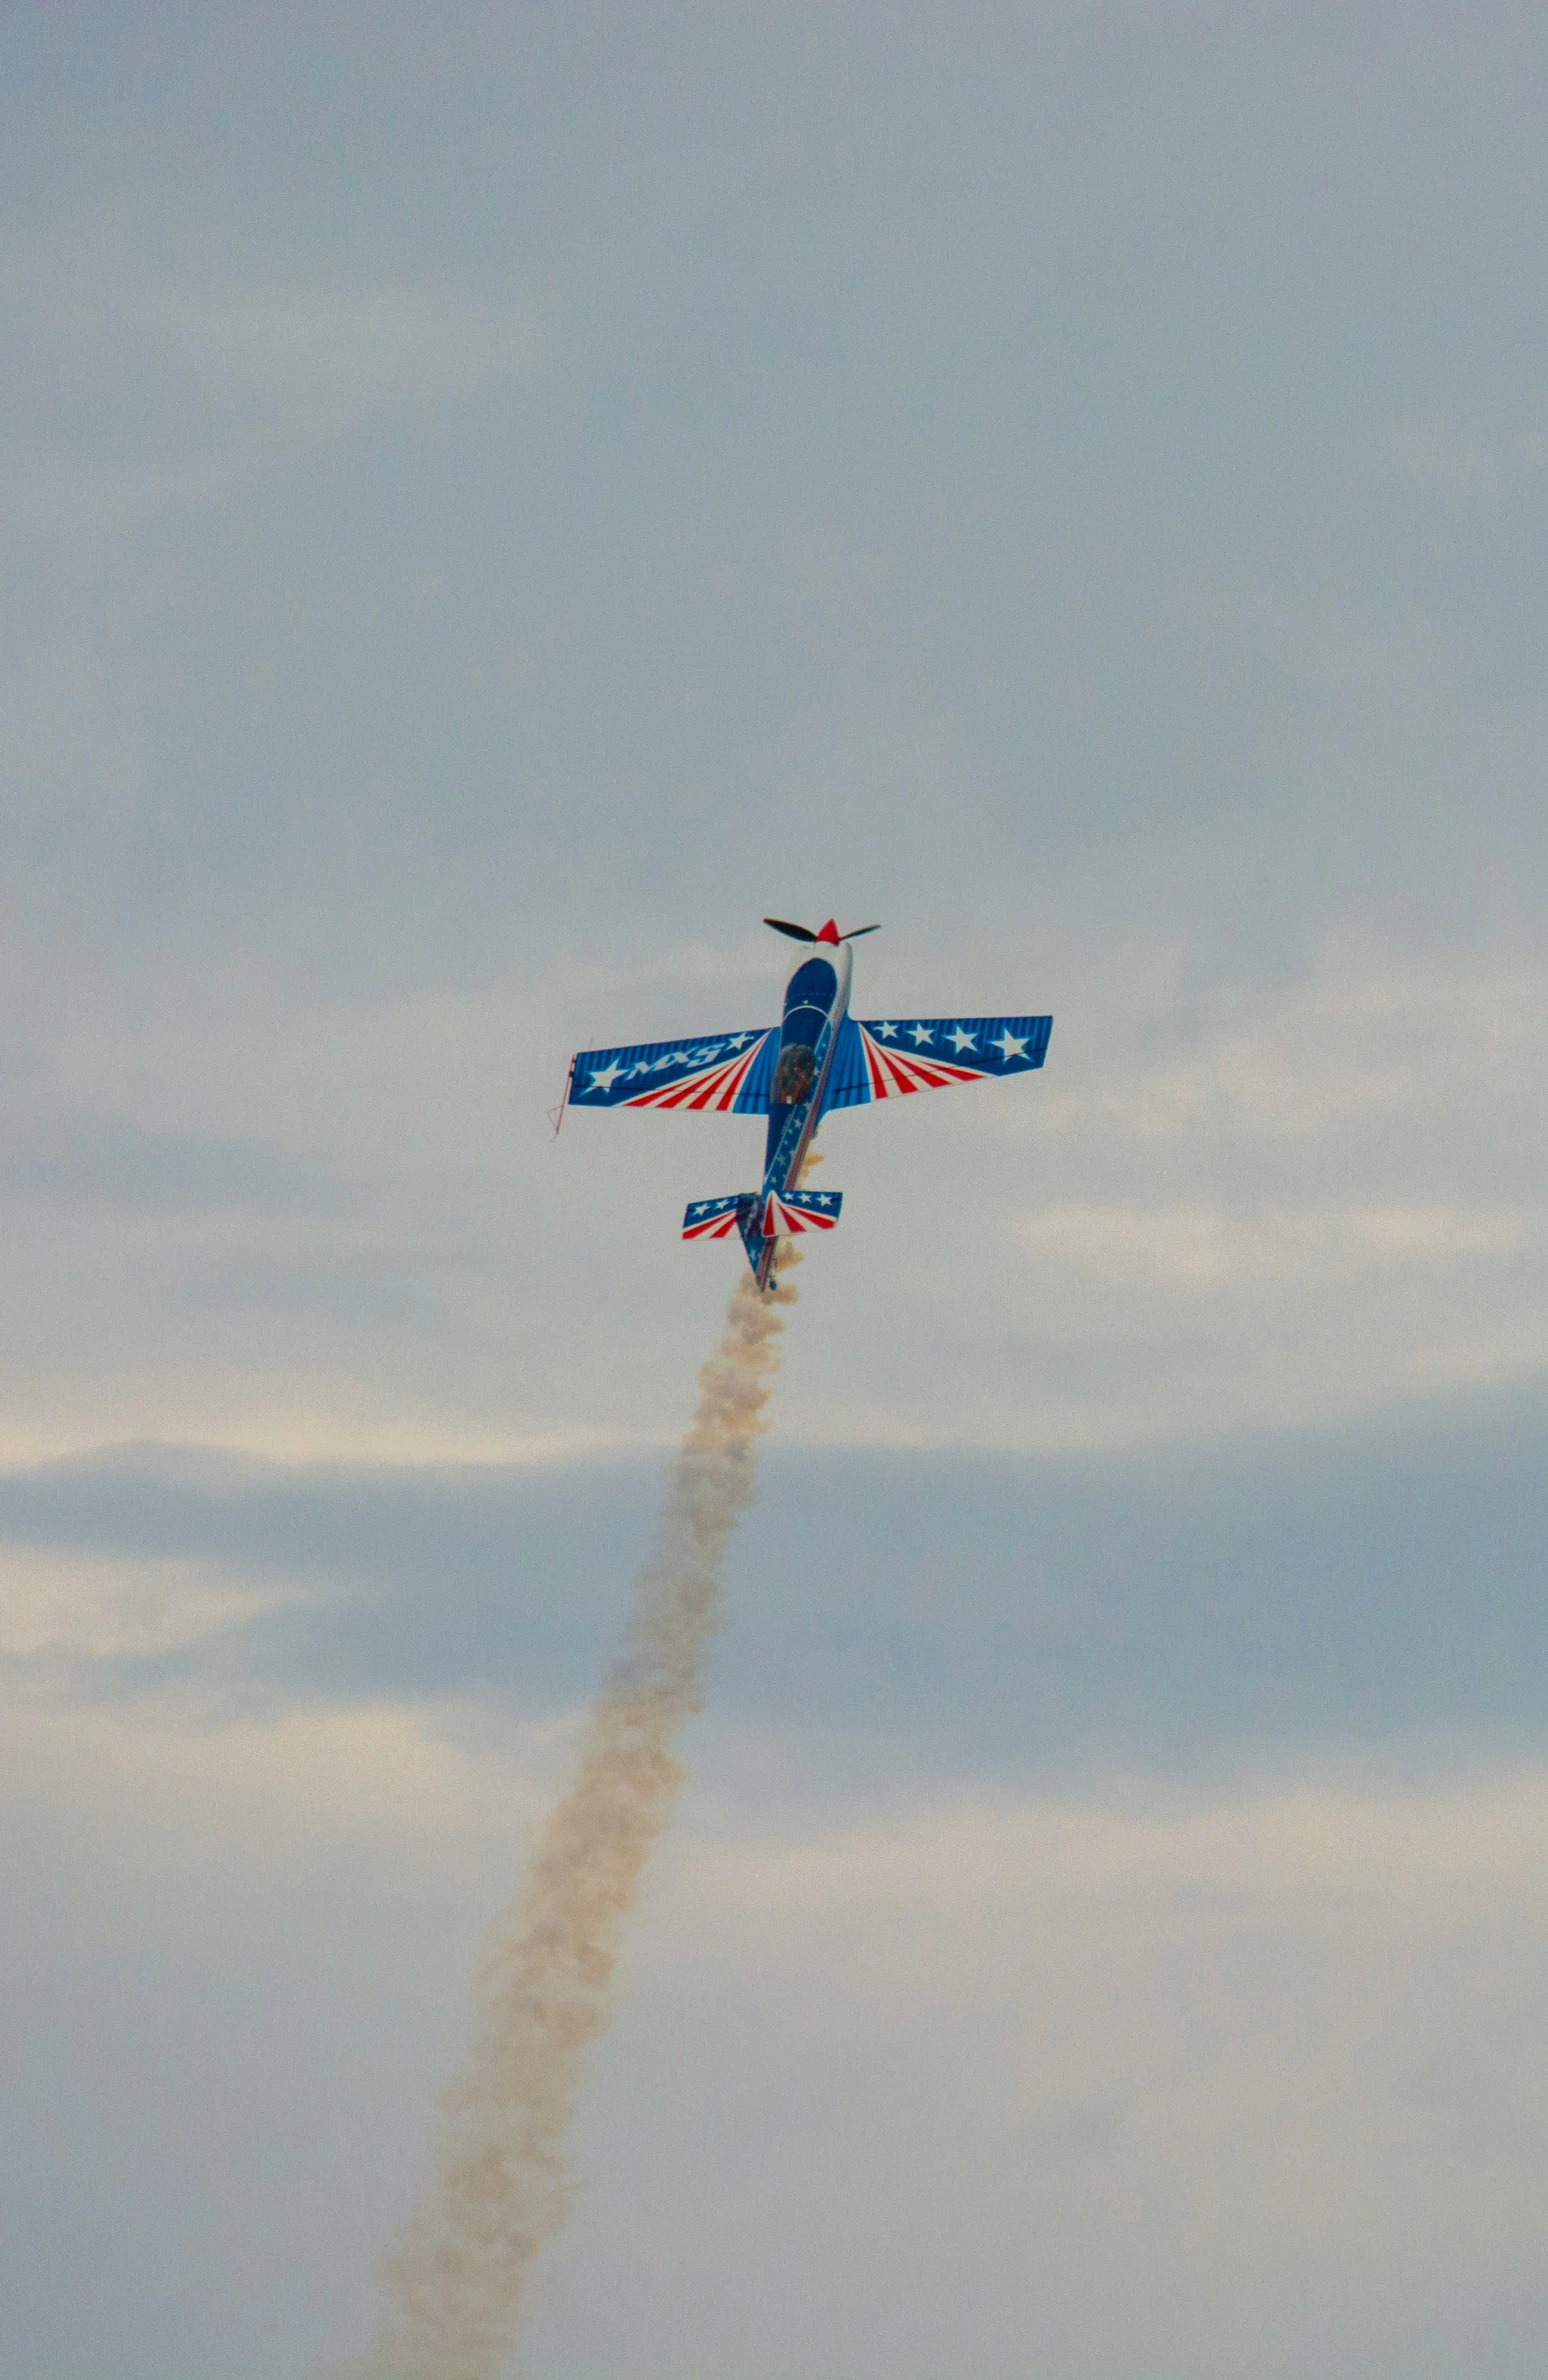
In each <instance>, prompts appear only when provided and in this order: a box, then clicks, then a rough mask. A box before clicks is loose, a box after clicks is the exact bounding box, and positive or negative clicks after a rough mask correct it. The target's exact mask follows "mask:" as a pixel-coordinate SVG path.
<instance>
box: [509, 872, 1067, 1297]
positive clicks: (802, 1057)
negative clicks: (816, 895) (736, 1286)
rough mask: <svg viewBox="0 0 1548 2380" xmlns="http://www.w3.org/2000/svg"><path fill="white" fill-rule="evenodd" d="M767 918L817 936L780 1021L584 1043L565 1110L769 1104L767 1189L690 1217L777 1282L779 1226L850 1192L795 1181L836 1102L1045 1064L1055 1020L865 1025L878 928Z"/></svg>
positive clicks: (737, 1111) (837, 1205)
mask: <svg viewBox="0 0 1548 2380" xmlns="http://www.w3.org/2000/svg"><path fill="white" fill-rule="evenodd" d="M763 922H764V924H765V925H766V926H772V927H773V928H774V931H775V932H776V933H777V934H788V935H789V936H790V938H791V940H792V941H794V942H800V943H804V944H806V945H808V948H807V949H806V950H805V951H804V952H803V954H802V956H801V957H800V958H799V959H798V960H797V962H796V964H795V966H794V968H793V969H792V970H791V974H790V980H789V982H788V983H787V984H786V986H785V1008H784V1017H783V1021H782V1022H781V1023H780V1024H778V1025H764V1026H761V1027H758V1028H755V1029H754V1030H753V1031H751V1032H746V1033H708V1034H701V1035H699V1036H698V1037H697V1038H696V1039H694V1040H691V1041H636V1042H630V1043H629V1044H628V1045H627V1046H626V1047H624V1048H622V1049H612V1050H580V1051H578V1052H577V1053H576V1055H575V1056H574V1057H573V1058H572V1059H571V1060H570V1072H569V1078H568V1080H567V1081H566V1084H565V1091H564V1098H563V1099H562V1100H561V1101H560V1105H559V1115H560V1120H561V1121H562V1120H563V1114H564V1109H565V1106H566V1104H568V1105H570V1106H573V1107H676V1108H693V1109H698V1110H701V1111H704V1110H709V1109H713V1110H715V1111H716V1112H717V1113H719V1114H722V1115H725V1114H730V1115H736V1116H767V1117H768V1119H769V1136H768V1143H767V1148H766V1151H765V1155H764V1160H763V1188H762V1189H761V1190H743V1191H739V1192H737V1193H735V1194H733V1196H731V1197H730V1198H700V1199H695V1201H694V1203H693V1204H692V1206H690V1207H689V1209H688V1212H687V1214H686V1215H685V1216H684V1217H683V1237H684V1239H685V1240H724V1239H729V1238H730V1236H731V1234H732V1232H733V1231H735V1232H739V1233H740V1234H741V1239H742V1245H743V1247H744V1248H745V1249H746V1251H747V1261H748V1263H749V1264H750V1265H751V1266H752V1269H753V1272H754V1274H755V1275H756V1278H757V1282H758V1287H759V1288H760V1289H767V1288H768V1287H769V1286H770V1283H771V1281H772V1279H773V1266H774V1248H775V1243H776V1241H777V1240H778V1238H779V1236H780V1234H781V1232H803V1231H831V1230H832V1229H833V1226H834V1224H835V1223H836V1222H837V1221H838V1219H839V1210H840V1209H841V1207H842V1206H843V1203H844V1199H843V1193H842V1192H841V1191H838V1190H817V1191H811V1190H802V1189H800V1188H798V1186H797V1185H798V1184H799V1182H800V1179H801V1168H802V1166H803V1165H804V1164H805V1162H806V1153H807V1151H808V1149H809V1148H810V1147H811V1144H812V1140H813V1137H814V1136H815V1134H816V1131H817V1127H818V1125H819V1123H820V1122H821V1121H822V1119H823V1117H824V1116H826V1115H827V1114H829V1113H830V1112H831V1110H832V1109H834V1108H836V1107H865V1106H867V1105H868V1104H869V1102H870V1101H871V1100H873V1099H896V1098H899V1097H901V1096H903V1095H904V1094H906V1093H908V1092H910V1091H943V1090H945V1089H946V1088H947V1086H948V1085H949V1084H951V1083H978V1082H983V1081H985V1080H986V1079H987V1078H988V1077H989V1076H991V1075H1002V1074H1024V1073H1026V1072H1027V1070H1028V1069H1029V1068H1031V1067H1034V1066H1041V1065H1042V1063H1043V1059H1044V1056H1045V1055H1046V1053H1047V1049H1048V1036H1049V1033H1050V1032H1051V1031H1052V1029H1053V1019H1052V1017H1047V1016H965V1017H887V1018H881V1017H878V1018H876V1019H874V1020H873V1021H872V1022H871V1023H870V1024H860V1023H858V1022H857V1021H856V1019H855V1018H854V1017H852V1016H851V1015H850V1013H849V978H850V971H851V968H852V966H853V964H854V958H853V953H852V952H851V950H850V947H849V946H850V944H851V943H852V942H854V941H856V940H858V938H859V937H860V935H862V934H874V933H875V932H876V931H877V928H876V927H875V926H854V927H851V929H850V931H849V932H848V933H847V934H841V933H840V932H839V930H838V926H837V925H836V923H835V922H834V920H833V919H832V918H831V917H830V918H829V920H828V922H827V924H826V925H825V926H823V927H821V928H820V929H819V931H818V932H816V933H815V934H814V933H812V932H811V930H810V929H809V928H808V927H806V926H793V925H790V924H789V923H788V922H787V921H786V920H785V919H784V918H782V917H766V918H765V919H764V921H763ZM555 1129H556V1130H557V1126H556V1127H555Z"/></svg>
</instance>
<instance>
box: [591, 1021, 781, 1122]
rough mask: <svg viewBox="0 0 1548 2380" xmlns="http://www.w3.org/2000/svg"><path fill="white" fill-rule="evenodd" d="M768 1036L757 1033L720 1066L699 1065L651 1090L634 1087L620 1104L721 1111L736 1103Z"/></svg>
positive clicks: (624, 1105) (623, 1105)
mask: <svg viewBox="0 0 1548 2380" xmlns="http://www.w3.org/2000/svg"><path fill="white" fill-rule="evenodd" d="M767 1039H768V1035H767V1033H763V1034H760V1035H759V1037H758V1039H757V1040H756V1041H755V1042H754V1043H753V1045H752V1048H751V1049H750V1050H744V1051H743V1053H742V1055H741V1056H740V1057H739V1058H727V1059H726V1060H725V1061H724V1062H723V1063H722V1064H721V1065H719V1066H705V1067H702V1068H701V1069H700V1071H699V1072H698V1073H697V1074H685V1075H683V1076H682V1077H681V1078H680V1079H679V1080H678V1081H677V1082H675V1083H661V1084H659V1085H658V1086H657V1088H656V1089H655V1090H654V1091H637V1092H635V1094H634V1096H633V1097H632V1098H630V1099H624V1100H621V1101H620V1102H619V1105H620V1106H622V1107H694V1108H714V1109H717V1110H719V1111H720V1112H722V1113H724V1111H725V1110H726V1109H727V1108H729V1107H732V1106H734V1105H735V1103H736V1095H737V1093H738V1092H739V1091H740V1090H741V1088H742V1085H743V1084H744V1083H745V1082H746V1080H747V1077H748V1076H749V1074H751V1072H752V1070H753V1065H754V1063H755V1061H756V1059H757V1056H758V1053H759V1051H760V1050H761V1049H762V1047H763V1045H764V1043H765V1041H767Z"/></svg>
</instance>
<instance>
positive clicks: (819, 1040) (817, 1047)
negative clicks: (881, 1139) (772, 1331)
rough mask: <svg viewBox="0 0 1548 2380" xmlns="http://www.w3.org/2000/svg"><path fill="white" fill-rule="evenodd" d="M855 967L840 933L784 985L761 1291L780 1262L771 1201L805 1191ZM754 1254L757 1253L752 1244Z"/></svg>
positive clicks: (762, 1203)
mask: <svg viewBox="0 0 1548 2380" xmlns="http://www.w3.org/2000/svg"><path fill="white" fill-rule="evenodd" d="M853 968H854V953H853V952H852V951H851V949H850V947H849V944H848V943H847V942H841V941H839V939H838V937H837V935H836V934H835V936H834V938H833V940H832V941H831V942H830V941H828V940H827V939H826V938H825V934H824V936H819V938H818V939H817V940H816V941H814V942H811V943H808V944H807V946H806V948H805V949H804V950H803V951H802V954H801V956H800V958H799V959H797V961H796V963H795V965H794V967H793V968H792V969H791V971H790V980H789V981H788V983H787V984H786V985H785V1008H784V1015H783V1018H782V1019H781V1022H780V1028H779V1056H778V1057H777V1058H776V1060H775V1062H774V1080H773V1083H772V1085H771V1086H770V1091H769V1135H768V1141H767V1143H766V1146H765V1152H764V1160H763V1190H762V1194H761V1196H760V1199H759V1202H758V1217H757V1227H758V1235H759V1237H760V1238H761V1239H762V1241H763V1246H762V1249H761V1251H760V1253H759V1258H758V1261H757V1263H756V1266H755V1268H754V1269H755V1270H756V1272H757V1275H758V1286H759V1288H760V1289H763V1288H766V1287H767V1286H768V1279H769V1271H770V1268H771V1266H772V1264H773V1262H774V1217H773V1213H772V1210H771V1209H770V1204H769V1202H770V1200H771V1199H781V1198H786V1197H788V1196H789V1194H790V1193H791V1191H793V1190H798V1189H799V1188H800V1185H801V1168H802V1166H803V1165H804V1164H805V1163H806V1155H807V1151H808V1150H809V1149H810V1147H811V1145H812V1136H813V1135H814V1133H815V1132H816V1130H817V1119H818V1117H819V1116H820V1115H821V1114H822V1098H823V1093H824V1092H825V1091H826V1089H827V1087H828V1075H829V1072H830V1070H831V1068H832V1065H833V1053H834V1051H835V1049H836V1048H837V1046H838V1037H839V1030H840V1027H841V1026H842V1025H843V1022H844V1019H845V1017H846V1016H847V1015H848V1014H849V981H850V976H851V973H852V972H853ZM744 1236H745V1235H744ZM748 1253H749V1256H750V1255H751V1254H752V1248H751V1245H749V1248H748Z"/></svg>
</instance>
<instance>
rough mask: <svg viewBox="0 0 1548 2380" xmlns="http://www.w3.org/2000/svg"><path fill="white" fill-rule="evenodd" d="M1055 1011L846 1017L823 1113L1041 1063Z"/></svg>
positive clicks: (1020, 1071)
mask: <svg viewBox="0 0 1548 2380" xmlns="http://www.w3.org/2000/svg"><path fill="white" fill-rule="evenodd" d="M1052 1030H1053V1018H1052V1017H1051V1016H944V1017H942V1016H916V1017H875V1018H873V1019H872V1020H871V1022H870V1023H869V1024H862V1023H860V1021H859V1020H858V1019H857V1018H855V1017H852V1016H851V1017H846V1018H845V1019H844V1023H843V1027H842V1029H841V1031H840V1033H839V1041H838V1048H837V1049H836V1050H835V1051H834V1053H833V1069H832V1072H831V1073H830V1074H829V1076H828V1088H827V1093H826V1095H825V1097H824V1099H823V1103H822V1112H823V1114H824V1115H826V1114H827V1113H828V1111H829V1109H830V1108H835V1107H864V1106H866V1105H867V1104H868V1103H869V1102H870V1101H871V1100H873V1099H896V1098H900V1097H901V1096H903V1095H904V1094H905V1093H906V1092H909V1091H943V1090H945V1089H946V1088H947V1086H948V1085H949V1084H951V1083H981V1082H984V1081H986V1080H987V1079H988V1078H989V1077H990V1076H994V1075H1002V1074H1024V1073H1025V1072H1026V1071H1027V1069H1028V1068H1029V1067H1032V1066H1041V1065H1042V1063H1043V1059H1044V1057H1045V1056H1046V1055H1047V1050H1048V1036H1049V1034H1050V1033H1051V1032H1052Z"/></svg>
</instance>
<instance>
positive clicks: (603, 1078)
mask: <svg viewBox="0 0 1548 2380" xmlns="http://www.w3.org/2000/svg"><path fill="white" fill-rule="evenodd" d="M622 1072H623V1068H622V1067H621V1066H620V1065H619V1063H618V1061H617V1059H616V1058H615V1059H614V1060H613V1063H612V1065H611V1066H599V1067H598V1068H597V1071H596V1073H595V1074H594V1075H593V1076H592V1078H591V1080H590V1082H589V1083H588V1084H587V1085H586V1088H587V1090H588V1091H610V1090H611V1089H612V1087H613V1085H614V1083H615V1082H616V1081H617V1080H618V1077H619V1076H620V1075H621V1074H622Z"/></svg>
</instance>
